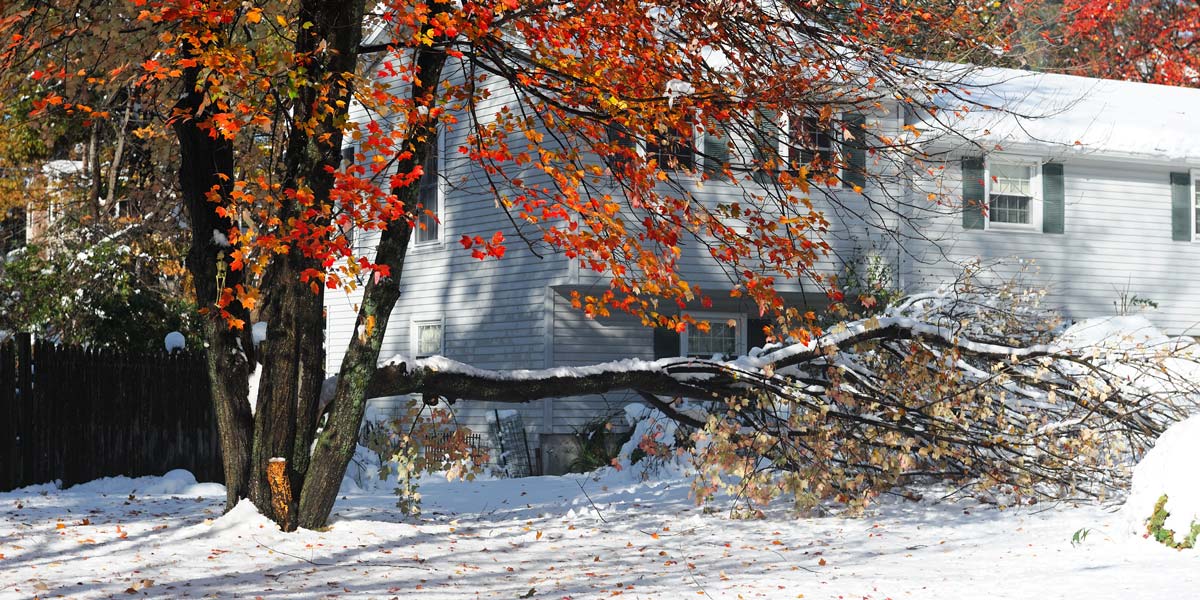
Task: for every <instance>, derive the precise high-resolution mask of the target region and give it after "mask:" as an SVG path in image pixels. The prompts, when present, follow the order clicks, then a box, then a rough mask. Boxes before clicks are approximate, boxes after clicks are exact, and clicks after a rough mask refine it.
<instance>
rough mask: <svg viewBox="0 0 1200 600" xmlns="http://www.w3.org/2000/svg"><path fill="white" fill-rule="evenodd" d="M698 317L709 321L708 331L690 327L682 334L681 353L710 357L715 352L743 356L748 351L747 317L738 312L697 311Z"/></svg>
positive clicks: (727, 355)
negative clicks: (745, 332)
mask: <svg viewBox="0 0 1200 600" xmlns="http://www.w3.org/2000/svg"><path fill="white" fill-rule="evenodd" d="M696 319H697V320H699V321H708V324H709V329H708V331H704V332H702V331H699V330H698V329H697V328H696V327H695V326H691V327H688V329H687V331H685V332H684V333H683V334H682V335H680V339H679V346H680V348H679V349H680V354H681V355H683V356H691V357H695V358H710V357H712V356H713V355H714V354H720V355H722V356H725V357H732V356H741V355H742V354H745V353H746V335H745V334H744V333H743V332H744V331H745V329H746V318H745V316H743V315H738V314H718V313H709V314H704V313H697V314H696Z"/></svg>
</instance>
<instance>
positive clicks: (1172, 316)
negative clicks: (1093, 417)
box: [904, 158, 1200, 334]
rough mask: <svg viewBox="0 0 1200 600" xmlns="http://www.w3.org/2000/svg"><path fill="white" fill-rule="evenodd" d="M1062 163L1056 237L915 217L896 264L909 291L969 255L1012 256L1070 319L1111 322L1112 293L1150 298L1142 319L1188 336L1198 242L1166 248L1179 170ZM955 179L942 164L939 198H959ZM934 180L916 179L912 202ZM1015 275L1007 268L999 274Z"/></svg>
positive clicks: (1198, 281)
mask: <svg viewBox="0 0 1200 600" xmlns="http://www.w3.org/2000/svg"><path fill="white" fill-rule="evenodd" d="M1062 162H1063V164H1064V173H1063V175H1064V187H1065V195H1066V210H1065V213H1066V218H1065V223H1066V226H1065V233H1064V234H1043V233H1041V232H1040V231H1036V232H1014V231H1000V230H987V231H980V230H964V229H963V227H962V220H961V216H960V215H959V214H958V213H957V212H955V211H953V210H949V209H947V210H945V211H942V214H940V215H936V216H935V215H930V214H923V215H922V217H921V218H920V219H918V220H917V221H916V229H917V230H918V232H919V233H921V234H924V235H927V236H928V237H930V238H931V240H930V241H926V242H916V241H914V242H911V243H909V244H908V245H907V248H908V249H909V251H910V252H911V256H909V257H906V263H905V265H904V267H905V268H904V271H905V277H906V279H907V281H906V283H907V284H908V286H909V287H910V288H912V289H927V288H931V287H935V286H936V285H937V284H938V283H939V282H942V281H946V280H949V279H952V278H953V277H954V276H955V274H956V273H957V266H956V265H957V264H958V263H960V262H961V261H964V260H969V259H972V258H974V257H983V258H1002V257H1018V258H1020V259H1024V260H1027V261H1030V262H1031V267H1032V269H1031V271H1030V277H1029V278H1028V280H1029V282H1030V283H1032V284H1034V285H1038V286H1041V287H1044V288H1045V289H1046V290H1048V292H1049V294H1048V301H1049V302H1050V304H1051V305H1053V306H1056V307H1059V308H1061V309H1062V310H1063V312H1064V314H1065V315H1066V316H1067V317H1070V318H1076V319H1078V318H1086V317H1091V316H1097V315H1105V314H1113V312H1114V302H1115V301H1116V300H1117V296H1118V294H1119V293H1122V292H1124V291H1126V290H1128V293H1129V294H1136V295H1138V296H1140V297H1146V298H1150V299H1151V300H1154V301H1155V302H1157V303H1158V304H1159V308H1158V310H1152V311H1149V312H1146V313H1145V315H1146V316H1147V317H1148V318H1149V319H1150V320H1151V321H1153V322H1154V323H1155V324H1157V325H1158V326H1159V327H1162V328H1164V329H1165V330H1167V331H1168V332H1170V333H1192V334H1195V333H1197V325H1198V324H1200V244H1197V243H1192V242H1175V241H1172V240H1171V186H1170V173H1171V172H1172V171H1186V170H1187V169H1186V168H1184V167H1178V166H1177V167H1170V166H1168V165H1162V164H1158V165H1156V164H1149V163H1132V162H1121V161H1108V160H1099V159H1079V158H1072V159H1070V160H1065V161H1062ZM960 177H961V174H960V169H959V167H958V164H957V163H952V164H950V165H949V166H948V167H947V168H946V171H945V173H944V176H943V177H941V178H940V183H941V184H942V186H943V188H942V189H943V190H944V191H946V192H947V193H948V194H954V195H957V196H961V190H962V184H961V179H960ZM938 184H939V180H938V179H935V178H930V177H925V178H922V179H920V180H918V182H917V185H916V189H915V192H914V195H915V197H916V199H915V200H914V203H916V202H920V201H921V200H923V199H924V198H925V194H926V193H927V192H929V191H938ZM1007 271H1008V272H1010V273H1011V272H1015V268H1014V267H1010V268H1008V269H1007Z"/></svg>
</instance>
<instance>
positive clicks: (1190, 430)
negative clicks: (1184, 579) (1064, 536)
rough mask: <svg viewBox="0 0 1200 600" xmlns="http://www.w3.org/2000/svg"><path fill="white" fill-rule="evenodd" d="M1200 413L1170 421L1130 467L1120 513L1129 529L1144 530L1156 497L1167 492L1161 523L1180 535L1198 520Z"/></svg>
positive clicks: (1177, 537)
mask: <svg viewBox="0 0 1200 600" xmlns="http://www.w3.org/2000/svg"><path fill="white" fill-rule="evenodd" d="M1198 456H1200V415H1198V416H1194V417H1191V418H1188V419H1186V420H1183V421H1180V422H1179V423H1176V424H1175V425H1172V426H1171V427H1170V428H1169V429H1167V430H1166V431H1165V432H1163V434H1162V435H1161V436H1159V438H1158V442H1157V443H1155V445H1154V448H1152V449H1150V451H1149V452H1147V453H1146V456H1145V457H1143V458H1142V460H1141V461H1140V462H1138V465H1137V467H1136V468H1134V470H1133V489H1132V490H1131V491H1130V493H1129V497H1128V498H1127V499H1126V500H1125V506H1124V507H1123V508H1122V511H1121V512H1122V514H1123V515H1124V516H1125V519H1126V523H1127V526H1128V529H1129V531H1130V533H1134V534H1143V533H1146V519H1148V518H1150V513H1152V512H1153V511H1154V505H1155V503H1157V502H1158V499H1159V497H1161V496H1162V495H1163V494H1166V495H1167V504H1166V507H1165V508H1166V510H1167V512H1169V513H1170V516H1168V517H1167V520H1166V523H1164V527H1166V528H1167V529H1171V530H1174V531H1175V532H1176V535H1175V537H1176V539H1183V536H1185V535H1187V532H1188V531H1189V530H1190V529H1191V526H1192V521H1200V472H1197V470H1196V457H1198Z"/></svg>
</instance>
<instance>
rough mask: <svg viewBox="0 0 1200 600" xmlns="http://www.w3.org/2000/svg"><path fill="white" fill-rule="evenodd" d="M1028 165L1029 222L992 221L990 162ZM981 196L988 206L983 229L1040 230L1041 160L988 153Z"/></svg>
mask: <svg viewBox="0 0 1200 600" xmlns="http://www.w3.org/2000/svg"><path fill="white" fill-rule="evenodd" d="M993 162H997V163H1001V164H1005V165H1015V166H1020V167H1029V168H1030V169H1031V171H1030V174H1029V194H1030V200H1029V223H996V222H994V221H992V163H993ZM983 197H984V202H985V204H986V205H987V207H988V211H987V214H986V215H985V216H984V219H983V227H984V229H985V230H995V231H1014V232H1021V231H1024V232H1038V233H1040V232H1041V231H1042V161H1041V159H1038V158H1035V157H1032V156H1014V155H1010V154H1000V155H994V156H993V155H988V157H987V159H986V160H985V161H984V170H983Z"/></svg>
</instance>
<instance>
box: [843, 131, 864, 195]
mask: <svg viewBox="0 0 1200 600" xmlns="http://www.w3.org/2000/svg"><path fill="white" fill-rule="evenodd" d="M845 120H846V130H847V131H848V132H849V133H850V136H851V137H853V138H854V139H852V140H845V141H844V142H843V143H842V155H843V156H844V157H845V158H844V159H845V162H846V166H845V168H844V169H843V170H842V185H844V186H846V187H849V188H853V187H855V186H857V187H859V188H864V187H866V186H867V131H866V128H865V127H864V126H863V124H864V123H865V122H866V118H865V117H863V116H862V115H858V114H850V115H846V119H845Z"/></svg>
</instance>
